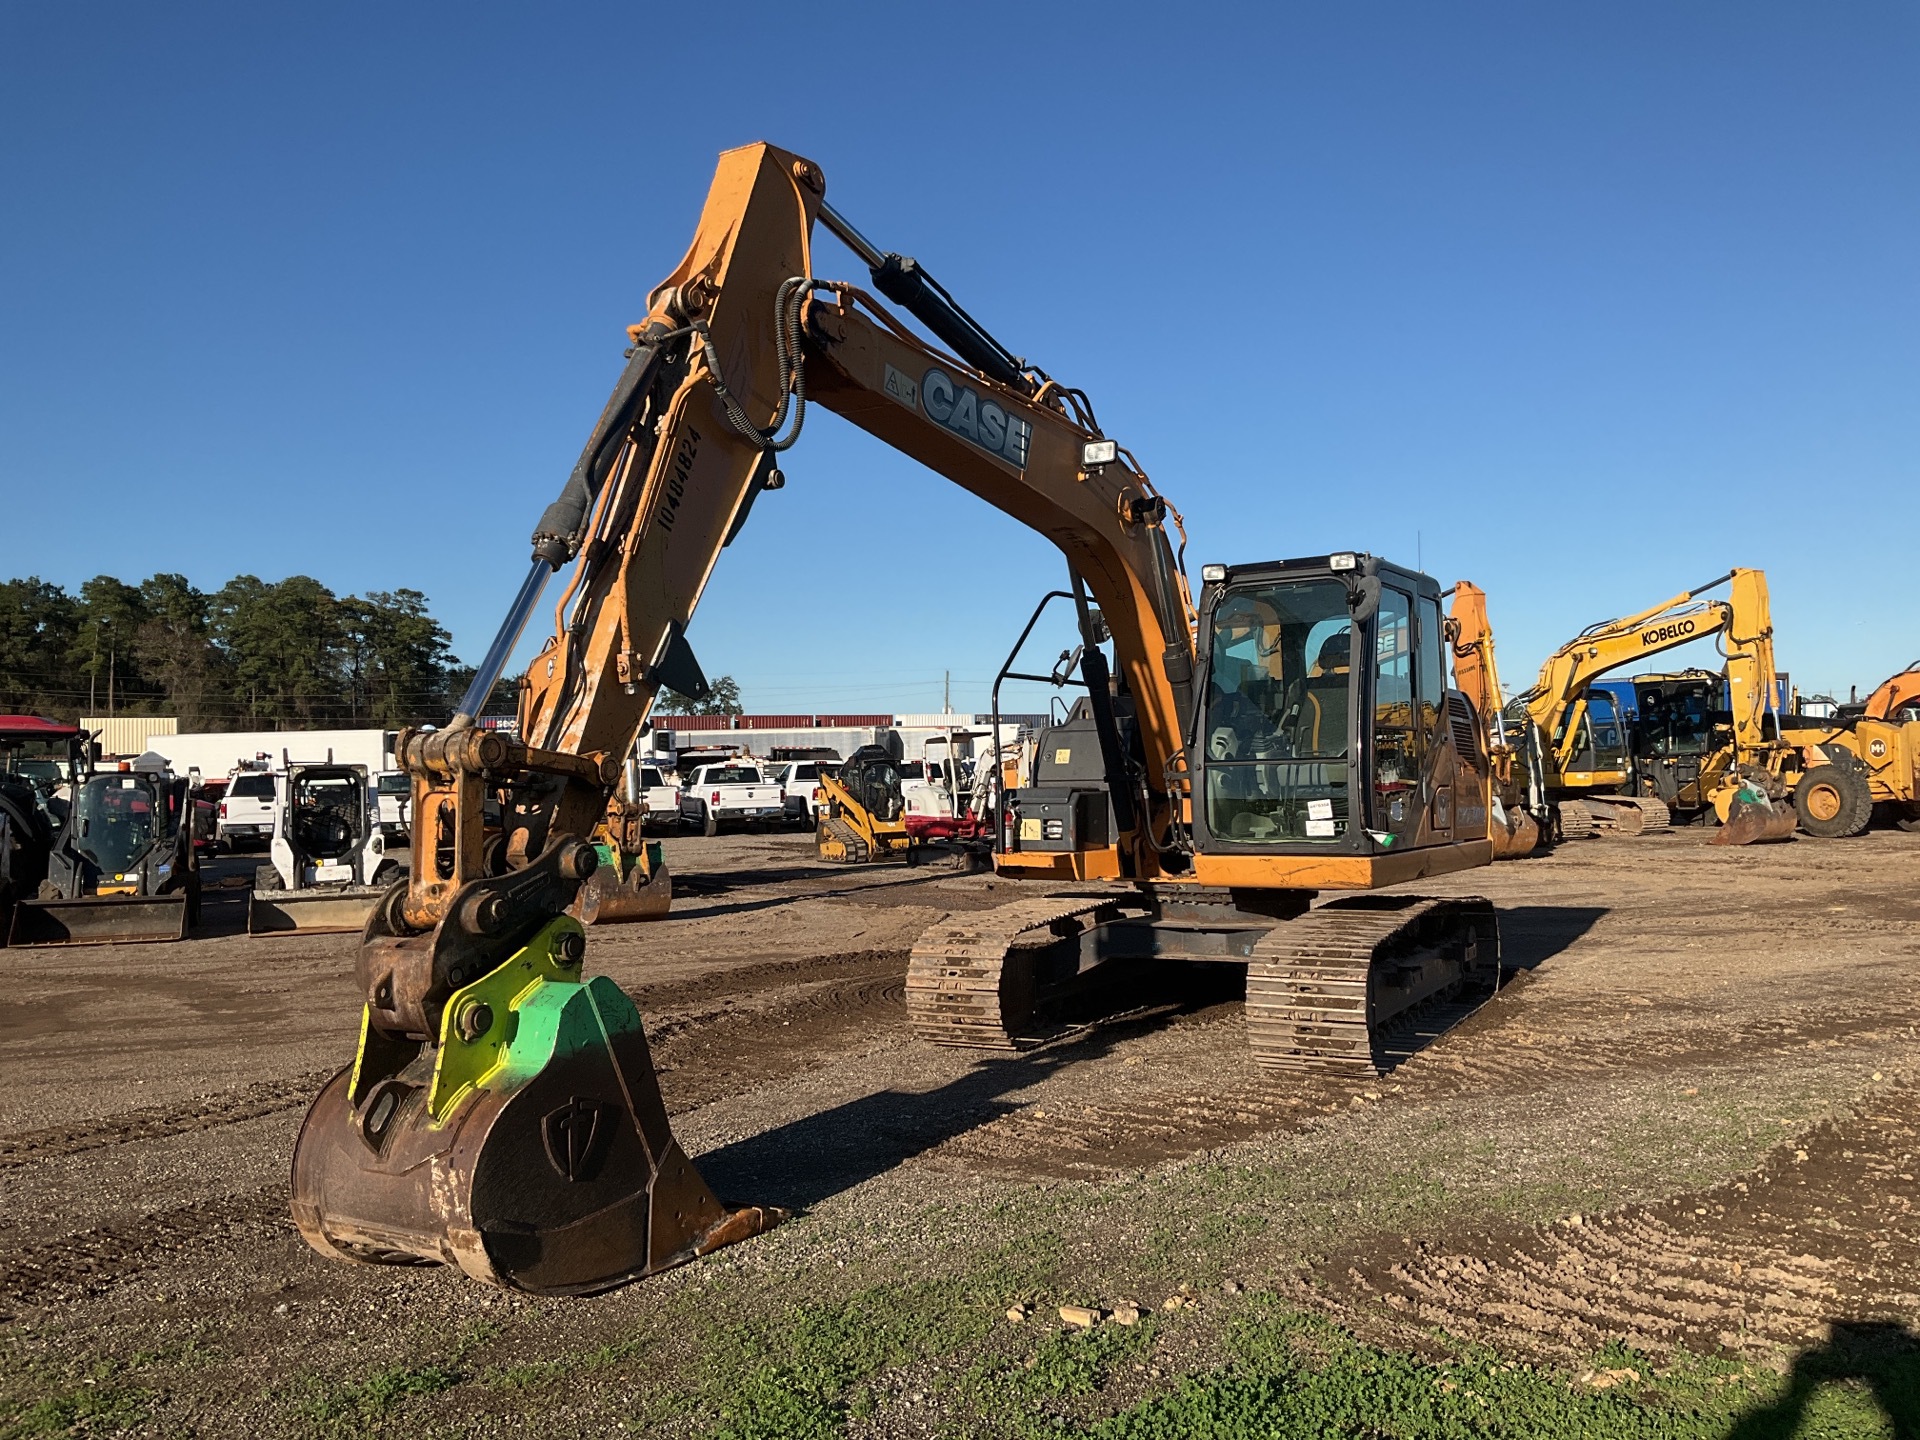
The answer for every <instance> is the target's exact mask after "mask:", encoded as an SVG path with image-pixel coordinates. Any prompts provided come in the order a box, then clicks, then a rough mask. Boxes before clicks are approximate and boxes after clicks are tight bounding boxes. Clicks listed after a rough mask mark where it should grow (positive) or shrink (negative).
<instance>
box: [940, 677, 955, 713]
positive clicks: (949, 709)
mask: <svg viewBox="0 0 1920 1440" xmlns="http://www.w3.org/2000/svg"><path fill="white" fill-rule="evenodd" d="M946 676H947V678H946V680H945V682H944V683H943V684H942V685H941V695H942V696H943V698H942V699H941V701H940V713H941V714H942V715H951V714H953V671H951V670H949V671H947V672H946Z"/></svg>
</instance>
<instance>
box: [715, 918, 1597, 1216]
mask: <svg viewBox="0 0 1920 1440" xmlns="http://www.w3.org/2000/svg"><path fill="white" fill-rule="evenodd" d="M1606 913H1607V912H1606V911H1605V910H1604V909H1602V908H1599V907H1595V906H1567V907H1558V906H1546V905H1530V906H1520V907H1517V908H1515V909H1511V910H1503V911H1502V912H1501V917H1500V918H1501V927H1502V935H1503V938H1504V950H1505V968H1506V969H1507V970H1508V971H1509V972H1510V973H1511V972H1513V971H1520V972H1527V971H1532V970H1534V969H1535V968H1537V967H1538V966H1540V965H1542V964H1544V963H1545V962H1546V961H1547V960H1550V959H1551V958H1553V957H1554V956H1555V955H1558V954H1560V953H1561V952H1562V951H1564V950H1566V949H1567V948H1568V947H1570V946H1571V945H1573V944H1574V943H1575V942H1576V941H1578V940H1579V939H1580V938H1581V937H1582V936H1583V935H1585V934H1586V933H1587V932H1588V931H1589V930H1590V929H1591V928H1592V927H1593V924H1594V922H1595V921H1597V920H1598V919H1599V918H1600V917H1601V916H1602V915H1604V914H1606ZM1245 987H1246V971H1245V969H1244V968H1242V967H1240V966H1236V965H1162V966H1158V967H1154V968H1153V970H1152V971H1151V972H1146V973H1143V974H1141V975H1140V976H1138V977H1136V978H1135V980H1134V982H1133V984H1132V986H1131V987H1130V990H1129V993H1128V1000H1129V1001H1130V1008H1129V1009H1127V1010H1126V1011H1125V1012H1124V1013H1122V1014H1119V1015H1114V1016H1110V1017H1108V1018H1106V1019H1105V1020H1098V1021H1095V1020H1090V1019H1087V1018H1085V1017H1070V1018H1074V1019H1077V1020H1078V1028H1075V1029H1072V1030H1070V1031H1069V1032H1068V1033H1067V1034H1066V1035H1064V1036H1062V1037H1061V1038H1059V1039H1056V1040H1054V1041H1052V1042H1050V1043H1048V1044H1044V1045H1041V1046H1038V1047H1036V1048H1034V1049H1032V1050H1027V1051H1023V1052H1021V1053H1018V1054H1012V1055H1004V1056H1002V1055H995V1056H993V1057H992V1058H983V1059H982V1060H981V1061H980V1062H979V1063H978V1064H976V1065H974V1066H973V1067H972V1068H971V1069H970V1070H968V1071H967V1072H966V1073H965V1074H964V1075H961V1076H960V1077H959V1078H957V1079H955V1080H952V1081H949V1082H948V1083H947V1084H945V1085H940V1086H937V1087H935V1088H933V1089H931V1090H922V1091H900V1090H883V1091H878V1092H876V1093H874V1094H871V1095H863V1096H861V1097H860V1098H859V1099H857V1100H850V1101H848V1102H847V1103H846V1104H844V1105H836V1106H834V1107H833V1108H832V1109H830V1110H823V1111H821V1112H820V1113H818V1114H815V1115H808V1116H806V1117H804V1118H802V1119H799V1120H794V1121H791V1122H789V1123H788V1124H785V1125H780V1126H776V1127H775V1128H773V1129H771V1130H766V1131H763V1132H762V1133H760V1134H758V1135H754V1136H751V1137H749V1138H747V1139H745V1140H738V1141H735V1142H733V1143H732V1144H729V1145H724V1146H722V1147H720V1148H719V1149H717V1150H712V1151H709V1152H708V1153H706V1154H704V1155H701V1156H699V1157H698V1163H699V1166H700V1169H701V1172H702V1173H703V1174H704V1175H705V1176H706V1177H707V1181H708V1183H709V1184H710V1185H711V1186H712V1187H713V1188H714V1190H715V1191H716V1192H717V1193H719V1194H722V1195H728V1196H751V1197H752V1198H753V1201H754V1203H755V1204H762V1205H776V1206H779V1207H781V1208H782V1209H786V1210H793V1211H800V1210H805V1209H806V1208H808V1207H809V1206H812V1205H817V1204H819V1203H821V1202H822V1201H824V1200H828V1199H830V1198H832V1197H833V1196H835V1195H838V1194H840V1193H841V1192H842V1191H844V1190H850V1189H852V1188H853V1187H854V1186H856V1185H859V1184H861V1183H863V1182H865V1181H867V1180H872V1179H874V1178H875V1177H877V1176H880V1175H884V1174H886V1173H887V1172H888V1171H890V1170H892V1169H894V1168H895V1167H896V1166H899V1165H902V1164H904V1163H906V1162H907V1161H909V1160H912V1159H914V1158H915V1157H917V1156H920V1155H924V1154H926V1153H927V1152H928V1151H930V1150H933V1149H935V1148H937V1147H938V1146H940V1145H942V1144H945V1143H946V1142H947V1141H949V1140H954V1139H957V1138H959V1137H960V1136H962V1135H964V1134H966V1133H968V1132H969V1131H972V1130H975V1129H978V1128H979V1127H981V1126H983V1125H987V1124H989V1123H991V1122H992V1121H994V1120H998V1119H1000V1118H1001V1117H1002V1116H1004V1115H1007V1114H1010V1113H1011V1112H1013V1111H1015V1110H1018V1109H1020V1108H1021V1107H1022V1105H1023V1104H1024V1103H1025V1102H1024V1101H1022V1100H1018V1099H1014V1098H1012V1097H1014V1096H1016V1095H1018V1094H1019V1093H1020V1092H1022V1091H1025V1090H1027V1089H1029V1088H1030V1087H1032V1086H1035V1085H1039V1084H1041V1083H1042V1082H1044V1081H1046V1080H1047V1079H1049V1078H1051V1077H1053V1076H1056V1075H1060V1074H1063V1073H1064V1072H1066V1071H1068V1070H1070V1069H1072V1068H1073V1067H1074V1066H1076V1065H1082V1064H1087V1063H1089V1062H1092V1061H1096V1060H1100V1059H1103V1058H1105V1057H1106V1056H1107V1055H1109V1054H1111V1053H1112V1052H1113V1051H1114V1050H1115V1049H1116V1048H1117V1047H1118V1046H1120V1045H1121V1044H1123V1043H1124V1042H1126V1041H1128V1040H1131V1039H1135V1038H1138V1037H1140V1036H1142V1035H1145V1034H1148V1033H1150V1032H1152V1031H1154V1030H1157V1029H1160V1028H1162V1027H1163V1026H1165V1025H1166V1024H1167V1022H1168V1021H1170V1020H1173V1019H1178V1018H1180V1017H1186V1016H1194V1015H1198V1014H1200V1013H1201V1012H1203V1011H1207V1010H1212V1009H1217V1008H1219V1007H1223V1006H1230V1005H1232V1004H1234V1003H1236V1002H1237V1001H1239V1000H1240V999H1242V998H1243V997H1244V995H1245ZM1479 1003H1482V1002H1478V1001H1476V1002H1474V1003H1472V1004H1459V1005H1447V1006H1444V1007H1442V1008H1440V1009H1438V1010H1436V1012H1435V1014H1434V1017H1433V1020H1432V1021H1431V1022H1428V1023H1416V1024H1415V1025H1412V1026H1409V1027H1406V1030H1405V1033H1404V1035H1400V1036H1396V1041H1397V1043H1396V1044H1395V1045H1394V1046H1393V1047H1391V1054H1392V1063H1393V1065H1394V1066H1395V1067H1397V1066H1398V1065H1399V1064H1401V1063H1404V1061H1405V1060H1406V1059H1409V1058H1411V1057H1412V1056H1413V1055H1415V1054H1417V1053H1419V1052H1420V1051H1421V1050H1423V1049H1425V1048H1426V1047H1427V1046H1429V1045H1432V1044H1434V1043H1435V1042H1437V1041H1438V1040H1440V1039H1442V1038H1444V1036H1445V1035H1446V1034H1447V1033H1448V1031H1449V1030H1451V1029H1452V1028H1453V1025H1454V1024H1457V1023H1458V1021H1459V1020H1460V1019H1462V1018H1464V1017H1465V1016H1466V1015H1468V1014H1471V1013H1472V1012H1473V1010H1474V1009H1476V1008H1477V1007H1478V1004H1479ZM1448 1017H1451V1019H1450V1020H1449V1019H1448ZM1443 1020H1446V1021H1447V1022H1448V1023H1440V1022H1441V1021H1443ZM1265 1078H1266V1081H1267V1083H1270V1084H1272V1085H1274V1086H1287V1085H1296V1086H1297V1085H1301V1084H1312V1085H1316V1086H1318V1085H1323V1084H1326V1083H1327V1081H1326V1080H1325V1079H1324V1078H1323V1077H1314V1078H1312V1079H1307V1078H1305V1077H1292V1076H1277V1075H1276V1076H1268V1077H1265ZM1335 1083H1340V1082H1337V1081H1336V1082H1335ZM1352 1083H1353V1084H1354V1085H1356V1086H1358V1085H1360V1084H1362V1083H1364V1082H1362V1081H1359V1080H1355V1081H1354V1082H1352Z"/></svg>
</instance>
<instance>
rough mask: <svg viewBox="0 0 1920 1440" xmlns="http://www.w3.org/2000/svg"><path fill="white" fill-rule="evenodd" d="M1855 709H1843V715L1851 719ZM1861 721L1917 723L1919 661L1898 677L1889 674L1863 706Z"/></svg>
mask: <svg viewBox="0 0 1920 1440" xmlns="http://www.w3.org/2000/svg"><path fill="white" fill-rule="evenodd" d="M1852 708H1853V707H1852V706H1842V707H1841V714H1842V715H1843V716H1847V717H1848V718H1852V717H1851V716H1848V712H1849V711H1850V710H1851V709H1852ZM1859 718H1861V719H1863V720H1914V719H1920V660H1916V661H1914V662H1913V663H1912V664H1911V665H1909V666H1907V668H1906V669H1904V670H1902V671H1900V672H1899V673H1898V674H1895V675H1889V676H1888V677H1887V678H1886V679H1884V680H1882V681H1881V682H1880V683H1879V684H1878V685H1876V686H1875V687H1874V689H1873V693H1872V694H1871V695H1869V696H1867V698H1866V700H1865V701H1864V702H1863V703H1862V704H1861V706H1860V714H1859Z"/></svg>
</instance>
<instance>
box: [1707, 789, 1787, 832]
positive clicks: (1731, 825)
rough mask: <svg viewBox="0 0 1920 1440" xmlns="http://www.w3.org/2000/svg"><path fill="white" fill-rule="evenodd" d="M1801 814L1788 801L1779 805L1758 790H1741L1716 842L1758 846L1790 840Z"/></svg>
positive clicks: (1730, 807) (1734, 799)
mask: <svg viewBox="0 0 1920 1440" xmlns="http://www.w3.org/2000/svg"><path fill="white" fill-rule="evenodd" d="M1798 824H1799V816H1798V815H1796V814H1795V813H1794V809H1793V806H1792V805H1791V804H1790V803H1789V804H1780V805H1776V804H1775V803H1774V802H1773V801H1771V800H1769V799H1768V798H1767V797H1766V796H1765V795H1763V794H1761V793H1759V792H1758V791H1746V790H1743V791H1741V792H1740V793H1739V794H1738V795H1735V796H1734V798H1733V802H1732V804H1731V805H1730V806H1729V807H1728V809H1727V819H1726V823H1725V824H1724V825H1722V826H1721V827H1720V829H1719V830H1718V831H1717V832H1715V834H1714V837H1713V843H1714V844H1716V845H1758V844H1762V843H1764V842H1767V841H1772V840H1791V839H1792V838H1793V832H1794V829H1795V828H1796V827H1797V826H1798Z"/></svg>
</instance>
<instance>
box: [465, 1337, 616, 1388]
mask: <svg viewBox="0 0 1920 1440" xmlns="http://www.w3.org/2000/svg"><path fill="white" fill-rule="evenodd" d="M652 1345H653V1342H652V1341H651V1340H650V1339H646V1338H644V1337H639V1336H635V1337H631V1338H629V1339H626V1340H610V1341H608V1342H607V1343H606V1344H605V1345H599V1346H596V1347H595V1348H593V1349H592V1350H588V1351H586V1352H585V1353H583V1354H579V1355H569V1356H566V1357H564V1358H562V1359H558V1360H529V1361H525V1362H523V1363H521V1364H518V1365H504V1366H501V1367H500V1368H499V1369H497V1370H492V1371H489V1372H488V1374H487V1375H486V1376H485V1377H484V1378H485V1383H486V1384H488V1385H492V1386H495V1387H497V1388H499V1389H502V1390H537V1389H539V1388H540V1387H541V1386H543V1385H550V1384H552V1383H553V1382H554V1381H556V1380H564V1379H566V1378H567V1377H568V1376H570V1375H584V1374H589V1373H591V1372H592V1371H595V1370H606V1369H610V1368H612V1367H613V1366H615V1365H621V1364H624V1363H625V1362H626V1361H628V1360H631V1359H633V1358H634V1357H635V1356H636V1355H639V1354H641V1353H642V1352H643V1351H645V1350H648V1349H650V1348H651V1347H652Z"/></svg>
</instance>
